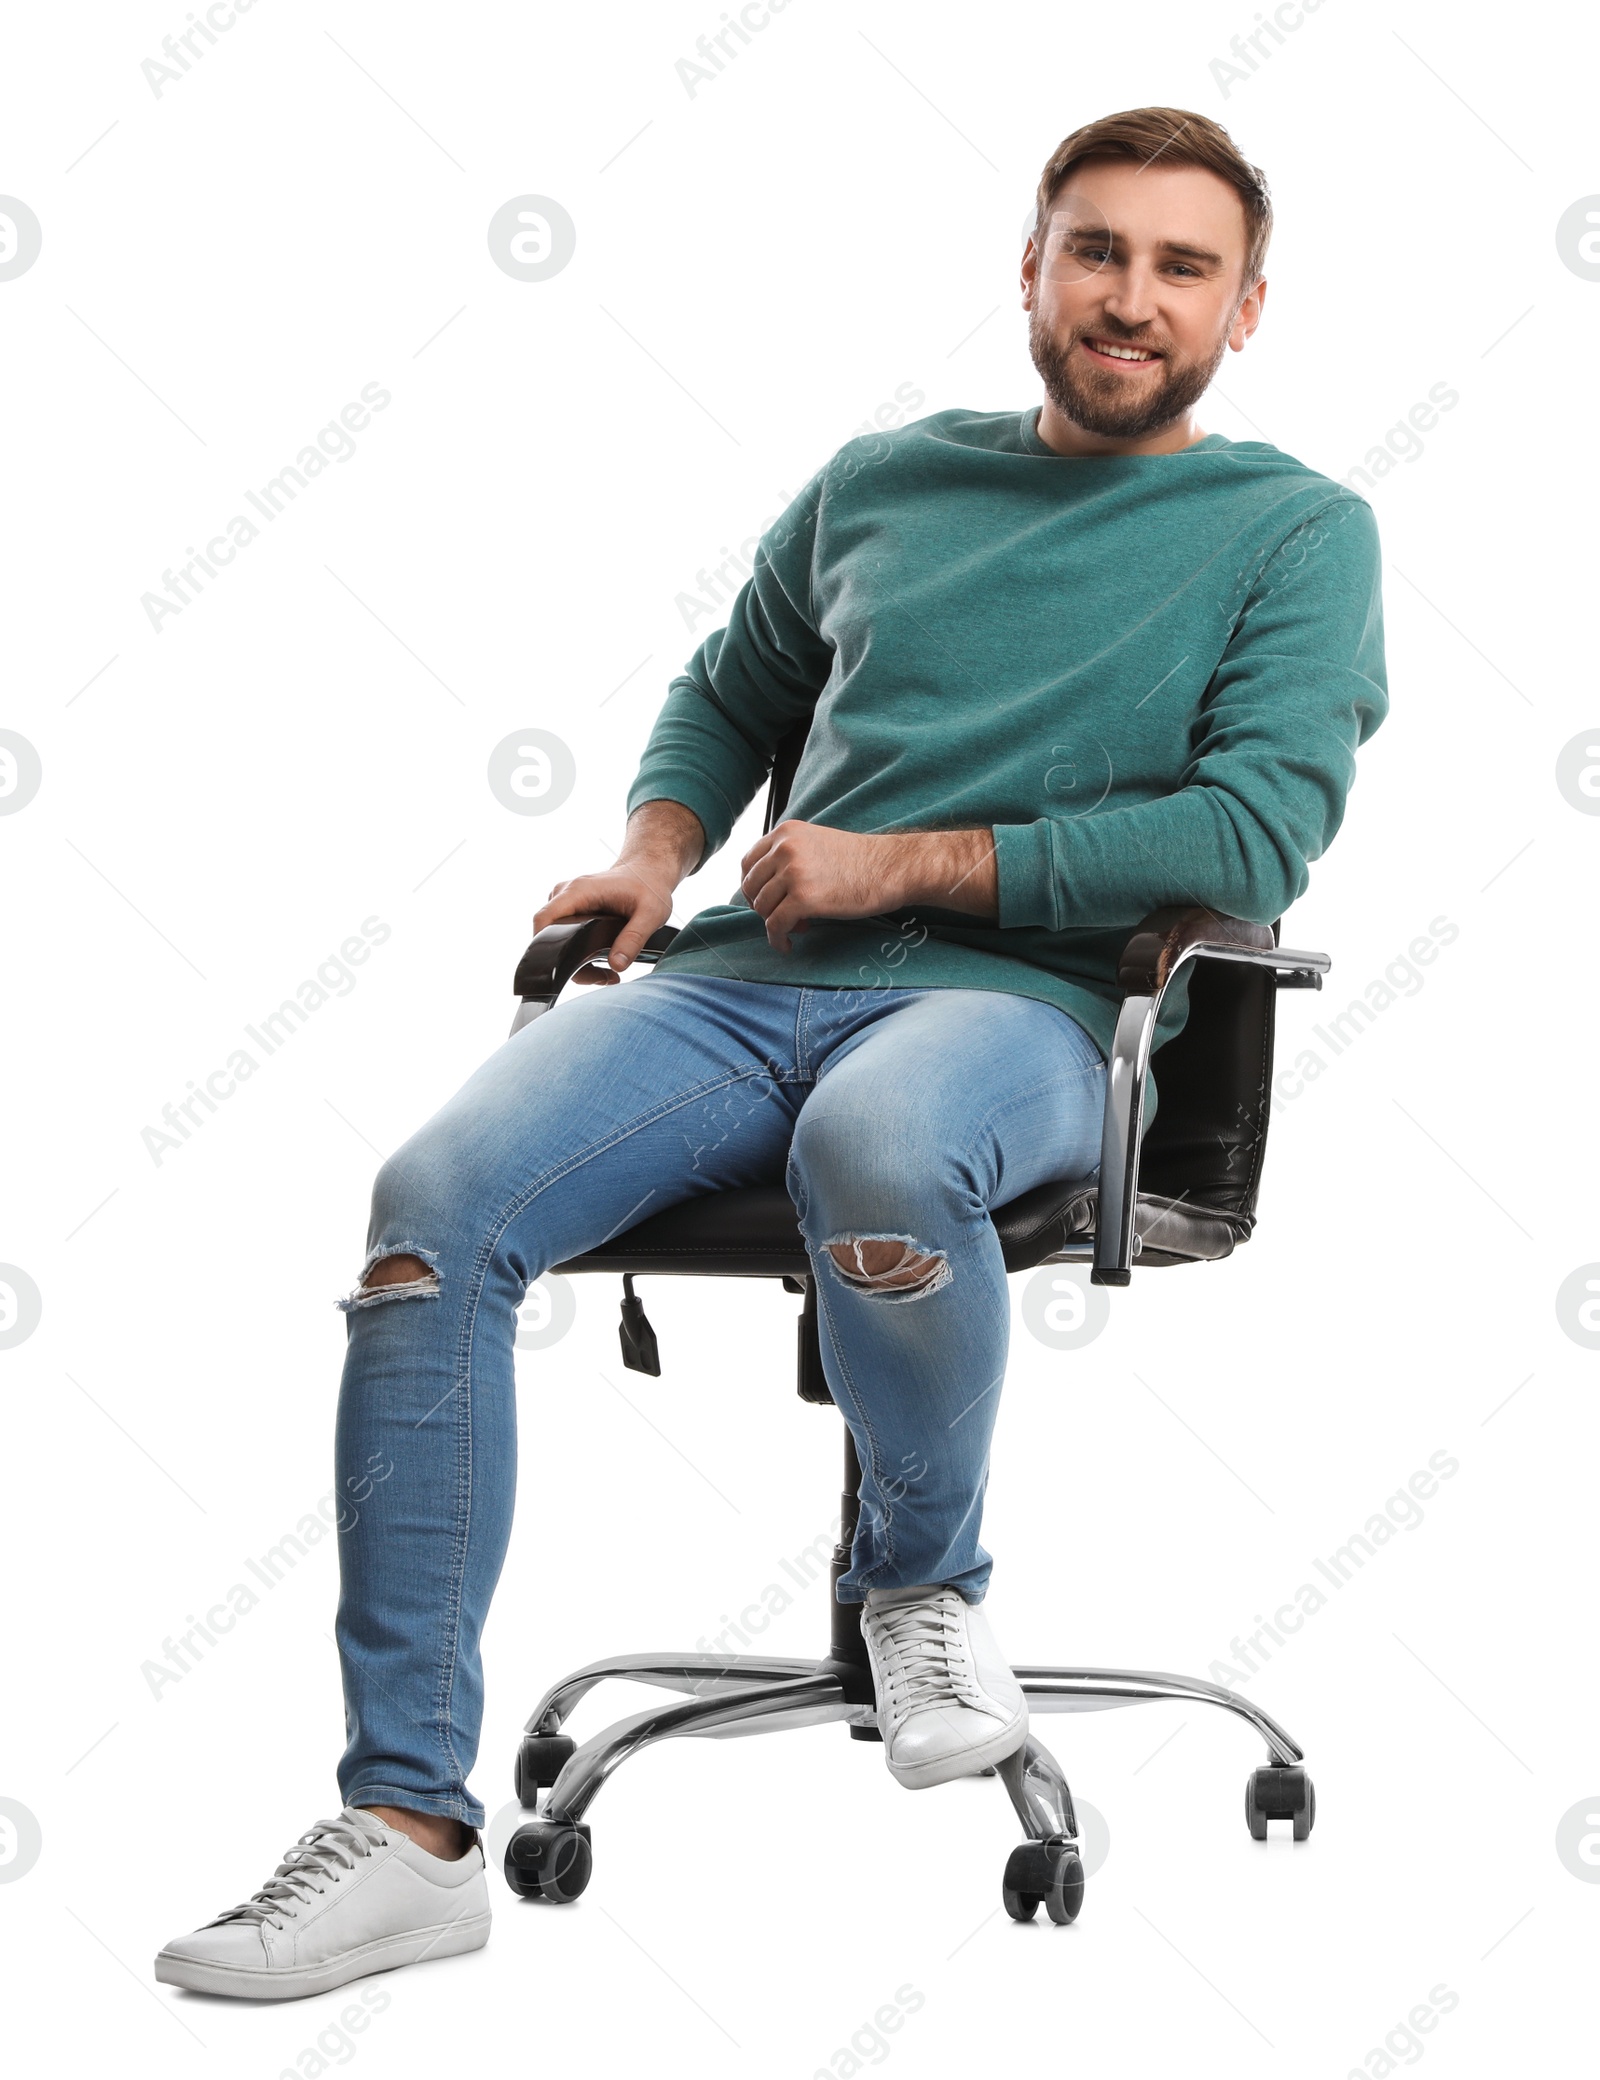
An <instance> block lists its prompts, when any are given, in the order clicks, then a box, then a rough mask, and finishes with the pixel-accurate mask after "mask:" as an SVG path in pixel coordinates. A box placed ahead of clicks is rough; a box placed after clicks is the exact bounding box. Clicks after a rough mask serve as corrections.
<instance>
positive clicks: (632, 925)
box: [607, 911, 665, 974]
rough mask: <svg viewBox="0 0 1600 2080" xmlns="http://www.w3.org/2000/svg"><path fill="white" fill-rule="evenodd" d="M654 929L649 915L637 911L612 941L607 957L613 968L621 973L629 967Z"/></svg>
mask: <svg viewBox="0 0 1600 2080" xmlns="http://www.w3.org/2000/svg"><path fill="white" fill-rule="evenodd" d="M663 922H665V920H663ZM654 929H655V926H654V925H653V924H652V923H651V921H650V918H649V916H643V917H641V916H640V914H639V912H638V911H635V912H634V913H633V915H632V917H631V918H630V919H629V920H628V922H627V924H625V925H624V926H623V928H622V930H621V931H620V932H618V934H617V936H616V937H615V939H613V940H612V942H611V952H610V954H609V955H608V956H607V958H608V959H609V960H610V963H611V966H612V967H613V969H615V970H616V971H617V972H618V973H619V974H620V973H621V971H622V970H623V969H624V968H626V967H628V966H629V965H630V963H631V962H632V961H634V960H635V959H636V958H637V956H638V953H639V949H640V947H641V946H643V944H644V942H645V941H646V939H648V938H649V936H650V934H651V932H652V931H654Z"/></svg>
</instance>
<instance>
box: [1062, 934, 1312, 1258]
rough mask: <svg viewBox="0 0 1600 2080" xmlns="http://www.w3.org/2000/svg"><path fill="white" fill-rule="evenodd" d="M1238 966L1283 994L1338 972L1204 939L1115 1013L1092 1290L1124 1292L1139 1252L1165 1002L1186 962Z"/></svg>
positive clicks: (1306, 957)
mask: <svg viewBox="0 0 1600 2080" xmlns="http://www.w3.org/2000/svg"><path fill="white" fill-rule="evenodd" d="M1195 960H1213V961H1238V962H1241V963H1242V964H1243V965H1244V966H1246V967H1251V968H1270V969H1271V970H1272V971H1273V972H1274V973H1275V974H1277V975H1278V976H1280V977H1281V978H1283V979H1282V980H1281V981H1280V983H1279V987H1280V988H1289V989H1320V988H1321V987H1322V978H1323V976H1324V975H1326V974H1327V972H1328V970H1329V969H1330V968H1331V967H1332V966H1333V963H1332V961H1331V960H1330V959H1329V957H1328V955H1327V954H1325V953H1302V952H1299V951H1297V950H1295V949H1294V948H1292V947H1288V946H1272V947H1259V948H1258V947H1253V946H1235V945H1228V944H1225V943H1223V942H1221V941H1218V940H1207V939H1200V940H1196V941H1195V942H1194V944H1192V945H1189V946H1185V947H1183V948H1182V949H1181V950H1180V951H1179V952H1177V953H1176V954H1175V955H1174V956H1173V959H1172V963H1171V966H1170V967H1169V968H1168V970H1167V973H1166V975H1165V977H1164V979H1163V980H1162V982H1161V983H1160V985H1159V986H1158V988H1157V989H1156V991H1155V992H1154V994H1153V995H1144V994H1130V995H1128V996H1126V997H1124V998H1123V1000H1122V1009H1121V1011H1120V1012H1119V1013H1118V1014H1117V1030H1116V1036H1115V1038H1114V1039H1113V1041H1112V1044H1111V1059H1110V1061H1109V1062H1108V1063H1107V1064H1106V1108H1105V1116H1104V1119H1103V1122H1102V1125H1101V1130H1100V1194H1099V1208H1098V1212H1097V1216H1096V1220H1095V1243H1094V1269H1093V1270H1092V1271H1091V1272H1090V1273H1089V1280H1090V1283H1091V1284H1092V1285H1097V1286H1125V1285H1127V1284H1129V1283H1130V1281H1131V1280H1132V1277H1133V1258H1134V1252H1135V1249H1136V1247H1137V1244H1136V1241H1135V1237H1134V1213H1135V1210H1136V1208H1137V1206H1138V1202H1139V1139H1140V1135H1141V1133H1142V1132H1143V1129H1144V1090H1145V1077H1146V1075H1147V1073H1148V1071H1149V1068H1150V1049H1151V1043H1152V1041H1153V1040H1154V1037H1155V1028H1156V1018H1157V1015H1158V1013H1159V1012H1160V1010H1161V1000H1162V998H1163V997H1164V996H1165V995H1166V993H1167V991H1168V990H1169V989H1170V988H1171V986H1172V980H1173V977H1174V976H1175V975H1176V974H1177V973H1178V972H1179V970H1180V969H1181V968H1182V967H1183V965H1184V963H1185V962H1186V961H1195Z"/></svg>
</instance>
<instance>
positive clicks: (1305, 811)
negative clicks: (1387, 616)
mask: <svg viewBox="0 0 1600 2080" xmlns="http://www.w3.org/2000/svg"><path fill="white" fill-rule="evenodd" d="M1380 571H1381V566H1380V554H1379V547H1378V530H1377V522H1376V520H1375V518H1374V516H1373V512H1372V508H1371V507H1370V506H1369V505H1368V504H1367V503H1366V501H1365V500H1364V499H1361V498H1357V497H1356V496H1355V495H1354V494H1353V493H1352V494H1349V495H1343V496H1339V497H1336V498H1334V499H1331V500H1329V502H1328V503H1327V504H1326V505H1324V506H1322V507H1320V508H1319V509H1318V510H1317V511H1316V512H1315V513H1313V514H1311V515H1310V516H1309V517H1308V518H1307V519H1306V520H1304V521H1302V522H1301V523H1300V525H1299V526H1298V527H1296V528H1295V529H1294V530H1293V531H1292V532H1291V533H1290V534H1289V535H1288V536H1287V537H1286V538H1285V539H1284V540H1283V541H1282V542H1281V543H1279V545H1278V547H1277V548H1276V549H1275V550H1274V551H1273V552H1272V554H1271V555H1270V556H1269V557H1268V558H1267V559H1266V562H1265V563H1264V564H1263V566H1262V569H1261V571H1260V574H1259V575H1258V577H1257V579H1256V581H1255V584H1254V585H1253V586H1252V588H1251V591H1250V595H1249V597H1248V599H1247V600H1246V603H1245V606H1244V609H1243V611H1242V612H1241V614H1240V617H1239V619H1238V622H1237V623H1236V625H1235V627H1234V630H1233V633H1232V635H1231V637H1230V638H1229V641H1228V645H1227V648H1226V649H1225V650H1224V652H1223V654H1222V657H1221V659H1220V661H1219V662H1218V665H1217V668H1216V671H1215V672H1214V673H1213V675H1212V679H1211V684H1210V686H1209V687H1208V688H1207V691H1206V697H1205V700H1204V702H1203V704H1202V707H1201V712H1200V716H1199V719H1198V724H1197V731H1196V737H1195V743H1194V749H1193V752H1192V755H1191V757H1190V760H1189V763H1188V765H1187V766H1186V767H1185V769H1184V772H1183V775H1182V778H1181V779H1180V781H1179V784H1178V786H1177V788H1176V789H1175V790H1174V792H1173V793H1171V794H1168V795H1164V796H1161V797H1159V798H1158V799H1156V800H1154V801H1147V802H1137V803H1132V804H1127V805H1124V806H1122V807H1109V806H1108V807H1106V808H1103V809H1101V810H1100V811H1098V812H1097V813H1091V814H1089V815H1080V816H1077V817H1067V816H1047V817H1043V818H1041V819H1040V820H1039V821H1038V822H1036V823H1016V824H1001V825H996V826H995V827H994V842H995V854H996V866H997V873H998V877H999V922H1000V925H1001V926H1002V927H1006V926H1011V925H1031V926H1035V927H1042V928H1044V929H1045V930H1047V931H1064V930H1066V929H1068V928H1069V927H1073V926H1112V925H1122V924H1132V923H1136V922H1137V921H1138V919H1139V918H1141V917H1143V916H1144V915H1145V914H1146V913H1147V912H1149V911H1151V910H1154V909H1156V908H1157V907H1159V906H1160V905H1162V904H1165V903H1203V904H1205V905H1206V906H1207V907H1208V908H1210V909H1213V910H1216V911H1219V912H1221V913H1222V914H1223V915H1224V916H1229V917H1242V918H1247V919H1249V920H1250V921H1252V922H1253V923H1257V924H1270V923H1271V922H1272V921H1273V920H1274V919H1275V918H1277V917H1280V916H1282V914H1283V912H1284V911H1285V910H1287V909H1288V908H1289V906H1290V904H1291V903H1293V902H1294V900H1295V899H1296V897H1297V896H1299V895H1301V894H1302V893H1303V892H1304V890H1305V888H1306V885H1307V882H1308V881H1309V879H1310V876H1309V873H1308V871H1307V867H1308V862H1310V861H1311V860H1314V859H1317V858H1320V856H1321V855H1322V853H1323V852H1324V851H1325V850H1326V849H1327V847H1328V846H1329V845H1330V844H1331V843H1332V841H1333V837H1334V834H1335V832H1336V831H1337V830H1338V828H1339V825H1340V823H1341V821H1342V820H1343V817H1344V808H1345V798H1346V796H1347V794H1348V793H1349V790H1350V784H1351V781H1352V779H1353V777H1354V773H1355V752H1356V747H1357V746H1358V745H1360V744H1363V743H1365V742H1366V740H1367V738H1368V737H1369V736H1371V734H1372V732H1373V731H1374V730H1375V729H1376V728H1377V727H1378V725H1379V723H1381V722H1382V720H1383V718H1384V716H1385V715H1386V714H1387V713H1388V707H1389V697H1388V684H1387V678H1386V675H1385V669H1384V655H1383V607H1382V600H1381V593H1380Z"/></svg>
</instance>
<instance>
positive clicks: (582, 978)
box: [533, 801, 705, 982]
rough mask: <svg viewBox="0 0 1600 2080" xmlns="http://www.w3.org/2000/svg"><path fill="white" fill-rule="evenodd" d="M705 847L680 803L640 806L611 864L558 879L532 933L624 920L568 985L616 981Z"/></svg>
mask: <svg viewBox="0 0 1600 2080" xmlns="http://www.w3.org/2000/svg"><path fill="white" fill-rule="evenodd" d="M704 849H705V831H704V829H703V828H702V826H701V823H700V819H699V817H698V816H696V815H695V813H694V811H693V810H692V809H686V808H685V807H684V806H683V804H682V803H681V802H668V801H657V802H645V803H643V804H642V805H641V806H640V807H639V808H637V809H635V810H634V812H633V814H632V816H630V817H629V819H628V829H627V833H626V835H625V836H624V838H623V841H622V850H621V852H620V853H619V854H618V855H617V859H616V863H615V865H613V866H610V867H607V868H605V869H603V870H602V871H601V872H600V873H597V874H580V875H578V876H577V878H576V879H575V880H572V881H558V882H557V883H556V885H555V887H554V888H553V889H551V891H550V895H549V898H548V900H547V901H546V902H545V903H544V905H543V906H542V908H540V909H538V910H536V911H535V912H534V917H533V929H534V930H535V932H542V931H543V930H544V928H545V926H546V925H547V924H559V923H560V922H561V920H562V919H563V918H565V917H591V916H595V915H609V916H614V917H625V918H626V919H627V923H626V924H625V925H624V926H623V927H622V929H621V931H619V932H618V934H617V936H616V939H615V941H614V943H613V945H612V947H611V951H610V953H609V954H608V955H607V956H606V958H605V959H604V960H603V961H602V960H596V961H591V962H589V964H588V965H587V966H586V967H582V968H580V969H579V970H578V971H577V973H576V974H575V975H574V977H573V978H572V979H573V980H574V982H617V981H620V980H621V975H622V970H623V969H624V968H626V967H628V966H629V965H630V964H631V963H632V961H633V960H634V959H635V958H636V957H637V955H638V952H639V949H640V947H641V946H643V944H644V942H645V941H646V940H647V939H648V938H649V937H650V934H651V933H652V932H654V931H658V930H659V929H660V928H661V926H662V925H664V924H665V923H666V922H667V920H668V919H669V918H670V917H671V915H672V896H673V891H674V890H675V889H676V887H677V885H678V883H679V882H680V881H681V880H682V879H683V877H684V875H685V874H687V873H688V872H689V870H690V868H691V867H693V866H694V865H695V864H696V863H697V862H698V860H699V858H700V855H701V853H702V852H703V850H704Z"/></svg>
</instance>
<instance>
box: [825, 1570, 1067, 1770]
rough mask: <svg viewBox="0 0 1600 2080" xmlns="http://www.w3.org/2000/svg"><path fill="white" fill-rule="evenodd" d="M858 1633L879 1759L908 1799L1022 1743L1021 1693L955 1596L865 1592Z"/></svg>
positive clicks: (941, 1589) (973, 1614) (937, 1588)
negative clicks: (872, 1693)
mask: <svg viewBox="0 0 1600 2080" xmlns="http://www.w3.org/2000/svg"><path fill="white" fill-rule="evenodd" d="M861 1630H862V1633H863V1635H864V1636H865V1638H866V1642H867V1654H868V1657H869V1659H870V1660H871V1662H872V1676H873V1681H874V1683H875V1684H876V1685H877V1692H878V1730H879V1732H880V1733H881V1734H882V1735H883V1753H884V1759H885V1761H886V1762H887V1763H888V1765H889V1771H890V1774H891V1775H892V1776H893V1777H895V1778H896V1779H897V1780H898V1781H899V1782H900V1783H902V1784H904V1785H906V1786H907V1787H908V1788H909V1789H910V1790H912V1791H922V1790H925V1789H926V1788H927V1787H928V1786H929V1785H930V1784H944V1783H948V1782H949V1780H950V1779H951V1778H952V1777H967V1776H975V1775H976V1774H977V1773H978V1772H979V1771H980V1770H982V1769H987V1768H988V1766H989V1765H990V1764H991V1763H994V1762H999V1761H1001V1760H1002V1759H1003V1758H1004V1757H1005V1756H1007V1755H1009V1754H1011V1753H1012V1751H1013V1750H1014V1749H1016V1748H1020V1747H1021V1745H1022V1743H1023V1742H1024V1741H1025V1740H1026V1739H1027V1737H1028V1704H1027V1699H1026V1698H1025V1697H1024V1696H1023V1694H1022V1688H1021V1685H1020V1684H1019V1683H1018V1682H1017V1679H1016V1677H1015V1676H1014V1675H1013V1674H1012V1673H1011V1669H1010V1667H1009V1665H1008V1664H1007V1663H1006V1661H1005V1660H1004V1659H1003V1658H1002V1656H1001V1653H1000V1650H999V1648H998V1647H997V1646H996V1645H995V1643H994V1635H993V1634H992V1633H991V1632H990V1630H989V1624H988V1620H987V1619H986V1618H985V1617H984V1615H983V1612H982V1610H981V1609H980V1608H979V1606H978V1605H976V1604H972V1603H968V1602H967V1600H966V1598H965V1597H964V1596H962V1595H961V1593H960V1591H959V1590H956V1589H951V1588H948V1587H946V1586H944V1585H943V1584H941V1583H937V1582H936V1583H933V1584H932V1585H931V1586H928V1587H922V1588H915V1589H869V1590H868V1591H867V1600H866V1605H865V1608H864V1609H863V1611H862V1613H861Z"/></svg>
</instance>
